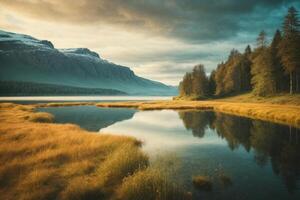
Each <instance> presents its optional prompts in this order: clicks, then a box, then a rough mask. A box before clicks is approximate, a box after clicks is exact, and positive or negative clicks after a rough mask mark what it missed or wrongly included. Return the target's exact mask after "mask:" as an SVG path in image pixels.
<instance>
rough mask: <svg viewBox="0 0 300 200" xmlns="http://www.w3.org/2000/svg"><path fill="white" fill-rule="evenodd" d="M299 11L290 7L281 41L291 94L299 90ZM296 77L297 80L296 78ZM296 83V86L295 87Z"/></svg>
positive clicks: (282, 55)
mask: <svg viewBox="0 0 300 200" xmlns="http://www.w3.org/2000/svg"><path fill="white" fill-rule="evenodd" d="M299 26H300V25H299V19H298V12H297V10H296V9H295V8H294V7H290V8H289V10H288V14H287V15H286V16H285V19H284V23H283V38H282V41H281V42H280V50H279V53H280V56H281V61H282V64H283V66H284V70H285V72H286V73H288V74H289V79H290V84H289V85H290V94H293V93H294V91H299V80H298V79H299V71H300V69H299V68H300V33H299ZM294 77H296V80H294ZM295 85H296V87H295Z"/></svg>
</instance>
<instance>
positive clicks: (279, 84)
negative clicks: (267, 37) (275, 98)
mask: <svg viewBox="0 0 300 200" xmlns="http://www.w3.org/2000/svg"><path fill="white" fill-rule="evenodd" d="M281 41H282V36H281V32H280V31H279V30H276V32H275V35H274V37H273V40H272V43H271V45H270V54H271V55H270V56H271V59H272V66H273V68H274V75H275V82H276V92H280V91H284V90H286V89H287V88H288V78H287V77H286V75H285V74H284V68H283V65H282V64H281V57H280V55H279V45H280V42H281Z"/></svg>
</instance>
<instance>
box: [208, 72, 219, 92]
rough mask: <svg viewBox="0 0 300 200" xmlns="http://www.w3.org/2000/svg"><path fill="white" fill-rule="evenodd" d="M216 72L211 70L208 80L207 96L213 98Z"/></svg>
mask: <svg viewBox="0 0 300 200" xmlns="http://www.w3.org/2000/svg"><path fill="white" fill-rule="evenodd" d="M216 86H217V85H216V70H213V71H212V72H211V73H210V75H209V79H208V94H209V96H214V95H215V93H216Z"/></svg>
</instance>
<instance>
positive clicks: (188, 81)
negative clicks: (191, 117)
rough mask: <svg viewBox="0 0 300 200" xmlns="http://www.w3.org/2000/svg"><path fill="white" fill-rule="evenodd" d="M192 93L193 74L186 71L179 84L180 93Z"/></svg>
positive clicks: (181, 94)
mask: <svg viewBox="0 0 300 200" xmlns="http://www.w3.org/2000/svg"><path fill="white" fill-rule="evenodd" d="M191 94H192V74H191V73H186V74H185V75H184V77H183V80H182V81H181V82H180V84H179V95H180V96H190V95H191Z"/></svg>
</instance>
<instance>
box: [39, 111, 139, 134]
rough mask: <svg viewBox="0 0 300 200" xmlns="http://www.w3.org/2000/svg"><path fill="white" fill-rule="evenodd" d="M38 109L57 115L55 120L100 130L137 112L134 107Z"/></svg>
mask: <svg viewBox="0 0 300 200" xmlns="http://www.w3.org/2000/svg"><path fill="white" fill-rule="evenodd" d="M38 111H42V112H49V113H51V114H53V115H54V116H55V122H58V123H73V124H78V125H79V126H80V127H82V128H84V129H86V130H89V131H99V130H100V129H102V128H105V127H107V126H110V125H112V124H114V123H116V122H119V121H123V120H127V119H130V118H132V117H133V115H134V113H135V112H137V111H136V110H134V109H122V108H116V109H110V108H101V109H98V108H97V107H95V106H68V107H48V108H47V107H46V108H39V109H38Z"/></svg>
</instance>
